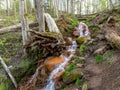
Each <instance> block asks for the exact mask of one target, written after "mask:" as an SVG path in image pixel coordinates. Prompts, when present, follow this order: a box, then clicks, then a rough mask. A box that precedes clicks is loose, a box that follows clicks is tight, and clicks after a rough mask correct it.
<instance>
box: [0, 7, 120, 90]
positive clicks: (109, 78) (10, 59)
mask: <svg viewBox="0 0 120 90" xmlns="http://www.w3.org/2000/svg"><path fill="white" fill-rule="evenodd" d="M110 16H112V17H114V19H115V21H114V24H115V28H116V32H117V33H118V35H120V9H114V10H112V11H106V12H101V13H99V14H95V15H91V16H79V17H78V16H77V18H78V19H79V21H81V22H84V23H86V24H87V25H88V26H89V29H90V30H91V40H90V41H89V42H87V43H84V44H82V45H80V46H79V47H78V50H77V52H76V55H75V56H74V57H73V59H72V60H71V62H72V63H74V64H75V68H74V69H73V71H76V70H78V71H79V72H82V73H83V76H82V77H80V78H76V80H73V81H72V82H70V83H69V84H65V85H63V86H62V89H61V90H76V89H78V90H81V89H83V90H87V89H88V90H119V89H120V50H119V49H117V48H116V47H114V46H112V45H111V43H110V42H108V41H107V40H106V39H105V35H104V31H103V29H105V28H103V27H102V28H100V27H101V26H103V25H105V24H106V23H107V20H108V18H109V17H110ZM57 23H58V27H59V28H60V30H61V32H62V33H63V35H64V36H65V37H68V36H69V37H71V35H72V31H73V29H69V28H66V26H64V25H65V24H64V25H62V24H61V23H60V22H57ZM74 23H76V22H74ZM74 23H73V25H72V27H74ZM67 25H69V24H67ZM99 26H100V27H99ZM105 30H106V29H105ZM83 47H84V48H83ZM104 47H105V48H104ZM101 48H103V49H102V50H100V49H101ZM22 50H23V48H22V36H21V32H20V31H18V32H8V33H4V34H2V35H0V55H1V56H2V57H3V59H4V60H5V62H6V63H7V65H8V66H10V65H12V66H13V67H12V68H11V71H12V73H13V76H14V77H15V78H16V80H17V82H19V81H20V80H21V78H22V77H24V76H31V75H33V73H34V71H35V69H36V61H35V60H31V59H29V58H26V57H24V55H23V51H22ZM80 58H84V59H82V60H81V59H80ZM31 65H33V67H32V68H31ZM0 69H1V70H0V83H1V84H0V90H12V88H11V87H12V86H13V85H11V84H10V83H11V82H10V80H8V79H7V76H6V74H5V73H4V71H3V70H2V66H1V65H0ZM28 70H29V72H28ZM16 72H17V73H16ZM8 81H9V82H8ZM64 83H65V82H64ZM10 88H11V89H10Z"/></svg>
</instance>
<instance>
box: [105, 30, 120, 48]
mask: <svg viewBox="0 0 120 90" xmlns="http://www.w3.org/2000/svg"><path fill="white" fill-rule="evenodd" d="M105 38H106V39H107V41H109V42H110V45H111V46H112V47H113V48H117V49H120V36H119V35H118V34H117V32H116V31H115V30H114V29H111V28H108V29H107V31H106V34H105Z"/></svg>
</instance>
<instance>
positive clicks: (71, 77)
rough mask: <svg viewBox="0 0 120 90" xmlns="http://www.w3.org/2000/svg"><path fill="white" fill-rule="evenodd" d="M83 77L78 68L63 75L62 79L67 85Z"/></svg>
mask: <svg viewBox="0 0 120 90" xmlns="http://www.w3.org/2000/svg"><path fill="white" fill-rule="evenodd" d="M82 76H83V73H82V71H81V70H80V68H76V69H74V70H72V71H70V72H65V73H64V74H63V75H62V79H63V82H64V83H65V84H70V83H72V82H74V81H75V80H76V79H77V78H81V77H82Z"/></svg>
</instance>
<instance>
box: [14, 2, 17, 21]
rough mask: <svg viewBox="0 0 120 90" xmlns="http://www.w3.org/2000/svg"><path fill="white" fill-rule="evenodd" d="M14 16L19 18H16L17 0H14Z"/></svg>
mask: <svg viewBox="0 0 120 90" xmlns="http://www.w3.org/2000/svg"><path fill="white" fill-rule="evenodd" d="M14 16H15V19H17V18H16V0H14Z"/></svg>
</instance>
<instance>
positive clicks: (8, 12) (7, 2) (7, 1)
mask: <svg viewBox="0 0 120 90" xmlns="http://www.w3.org/2000/svg"><path fill="white" fill-rule="evenodd" d="M8 5H9V0H6V6H7V15H8V16H9V15H10V10H9V6H8Z"/></svg>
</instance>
